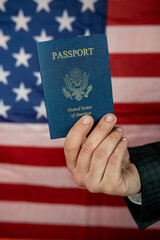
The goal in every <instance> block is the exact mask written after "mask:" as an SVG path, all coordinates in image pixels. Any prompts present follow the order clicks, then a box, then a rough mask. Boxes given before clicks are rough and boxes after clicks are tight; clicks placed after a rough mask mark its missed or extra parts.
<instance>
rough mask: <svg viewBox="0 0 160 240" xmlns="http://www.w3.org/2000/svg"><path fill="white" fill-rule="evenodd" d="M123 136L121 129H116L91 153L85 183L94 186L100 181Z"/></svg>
mask: <svg viewBox="0 0 160 240" xmlns="http://www.w3.org/2000/svg"><path fill="white" fill-rule="evenodd" d="M122 136H123V129H122V128H120V127H116V128H115V129H114V130H113V131H112V132H111V133H110V134H109V135H108V136H107V137H106V138H105V139H104V140H103V141H102V142H101V143H100V144H99V146H98V147H97V148H96V150H95V151H94V153H93V156H92V161H91V164H90V168H89V172H88V174H87V182H88V184H90V182H92V184H93V186H96V185H98V184H99V182H100V181H101V179H102V177H103V175H104V171H105V168H106V164H107V162H108V159H109V157H110V156H111V154H112V152H113V151H114V149H115V148H116V147H117V144H118V143H119V141H120V140H121V138H122Z"/></svg>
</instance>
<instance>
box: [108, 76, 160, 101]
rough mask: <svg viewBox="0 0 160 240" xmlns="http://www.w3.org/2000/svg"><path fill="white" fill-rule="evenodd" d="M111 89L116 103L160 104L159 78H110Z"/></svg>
mask: <svg viewBox="0 0 160 240" xmlns="http://www.w3.org/2000/svg"><path fill="white" fill-rule="evenodd" d="M112 87H113V100H114V102H116V103H119V102H121V103H122V102H123V103H135V102H137V103H141V102H142V103H151V102H160V91H159V89H160V78H159V77H154V78H149V77H139V78H138V77H112Z"/></svg>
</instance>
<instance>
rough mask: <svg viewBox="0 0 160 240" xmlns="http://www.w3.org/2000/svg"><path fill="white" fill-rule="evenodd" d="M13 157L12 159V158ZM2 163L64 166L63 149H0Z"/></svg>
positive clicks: (6, 147)
mask: <svg viewBox="0 0 160 240" xmlns="http://www.w3.org/2000/svg"><path fill="white" fill-rule="evenodd" d="M13 156H14V158H13ZM0 158H1V162H3V163H11V164H21V165H33V166H54V167H56V166H66V161H65V157H64V150H63V148H36V147H8V146H1V147H0Z"/></svg>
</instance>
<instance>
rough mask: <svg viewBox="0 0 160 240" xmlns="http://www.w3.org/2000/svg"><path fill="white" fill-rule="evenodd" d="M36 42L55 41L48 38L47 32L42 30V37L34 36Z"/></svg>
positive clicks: (50, 37)
mask: <svg viewBox="0 0 160 240" xmlns="http://www.w3.org/2000/svg"><path fill="white" fill-rule="evenodd" d="M34 40H35V41H36V42H45V41H50V40H53V37H52V36H47V34H46V31H45V30H44V29H42V31H41V35H40V36H34Z"/></svg>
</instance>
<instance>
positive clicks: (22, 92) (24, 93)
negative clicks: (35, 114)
mask: <svg viewBox="0 0 160 240" xmlns="http://www.w3.org/2000/svg"><path fill="white" fill-rule="evenodd" d="M12 91H13V92H14V93H15V94H17V96H16V102H18V101H20V100H21V99H23V100H24V101H26V102H28V101H29V98H28V94H29V93H30V92H32V89H31V88H25V86H24V83H20V85H19V88H13V89H12Z"/></svg>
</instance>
